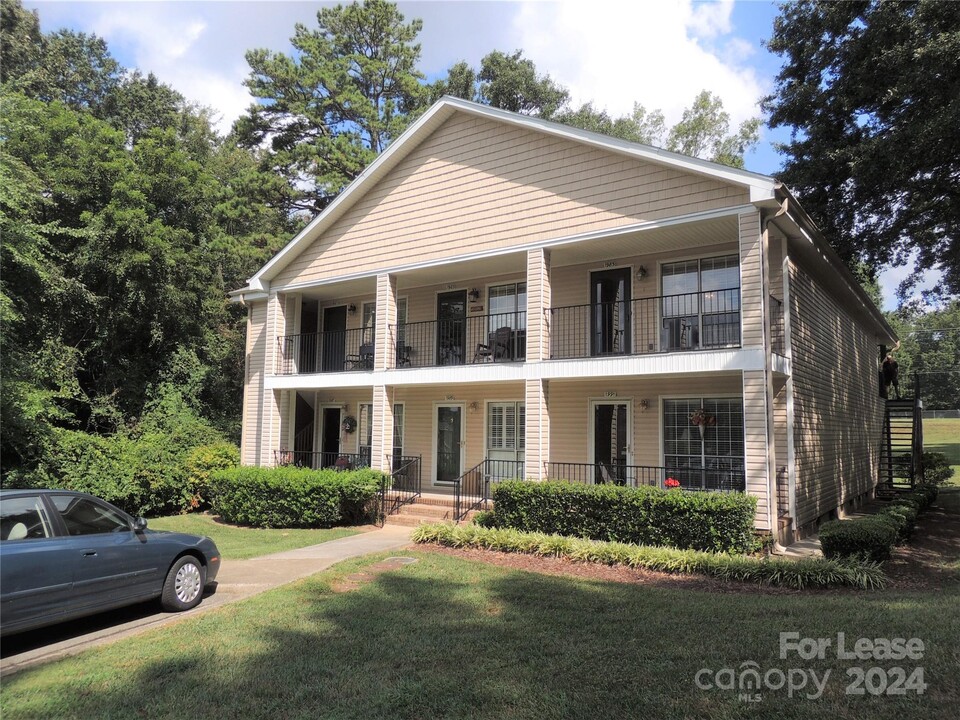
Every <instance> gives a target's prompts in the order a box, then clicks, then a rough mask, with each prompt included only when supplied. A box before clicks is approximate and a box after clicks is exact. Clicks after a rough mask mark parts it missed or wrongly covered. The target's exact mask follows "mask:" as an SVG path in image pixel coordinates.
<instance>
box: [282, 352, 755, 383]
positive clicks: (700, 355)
mask: <svg viewBox="0 0 960 720" xmlns="http://www.w3.org/2000/svg"><path fill="white" fill-rule="evenodd" d="M763 368H764V363H763V350H762V349H759V348H739V349H738V348H732V349H729V350H704V351H700V352H684V353H671V354H665V355H631V356H623V357H612V358H580V359H576V360H545V361H543V362H525V363H477V364H471V365H455V366H452V367H425V368H402V369H393V370H376V371H370V372H343V373H315V374H311V375H268V376H266V377H265V378H264V388H265V389H267V390H314V389H316V390H319V389H322V388H332V387H336V388H347V387H350V388H359V387H372V386H374V385H389V386H398V385H449V384H454V383H456V384H459V383H487V382H523V381H526V380H551V379H555V380H560V379H581V380H583V379H589V378H610V379H611V380H614V379H616V378H617V377H637V376H665V375H698V374H700V375H702V374H704V373H706V374H711V373H720V372H723V373H729V372H741V371H744V370H763Z"/></svg>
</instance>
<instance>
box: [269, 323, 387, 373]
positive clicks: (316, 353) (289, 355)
mask: <svg viewBox="0 0 960 720" xmlns="http://www.w3.org/2000/svg"><path fill="white" fill-rule="evenodd" d="M373 339H374V338H373V331H372V330H371V329H370V328H357V329H354V330H337V331H331V332H320V333H301V334H299V335H281V336H280V337H278V338H277V341H278V343H279V352H278V355H277V370H276V371H277V374H278V375H305V374H309V373H323V372H345V371H351V370H373V353H374V343H373Z"/></svg>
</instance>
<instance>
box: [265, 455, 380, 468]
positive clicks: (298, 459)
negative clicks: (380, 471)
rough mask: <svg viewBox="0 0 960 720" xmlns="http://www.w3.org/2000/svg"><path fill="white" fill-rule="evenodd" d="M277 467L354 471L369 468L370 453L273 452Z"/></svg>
mask: <svg viewBox="0 0 960 720" xmlns="http://www.w3.org/2000/svg"><path fill="white" fill-rule="evenodd" d="M274 459H275V460H276V461H277V465H295V466H296V467H304V468H311V469H313V470H324V469H330V470H356V469H357V468H368V467H370V453H369V452H360V453H341V452H305V451H299V450H277V451H275V452H274Z"/></svg>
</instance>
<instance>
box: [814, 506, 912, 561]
mask: <svg viewBox="0 0 960 720" xmlns="http://www.w3.org/2000/svg"><path fill="white" fill-rule="evenodd" d="M896 517H897V516H890V515H884V514H879V515H868V516H866V517H862V518H858V519H856V520H832V521H830V522H828V523H824V524H823V525H822V526H821V527H820V545H821V547H822V548H823V555H824V557H827V558H841V557H863V558H869V559H870V560H873V561H875V562H883V561H884V560H886V559H887V558H889V557H890V550H891V549H892V548H893V544H894V543H895V542H896V540H897V535H898V533H899V530H900V527H901V524H902V518H901V519H900V520H898V519H896Z"/></svg>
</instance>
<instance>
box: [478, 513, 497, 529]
mask: <svg viewBox="0 0 960 720" xmlns="http://www.w3.org/2000/svg"><path fill="white" fill-rule="evenodd" d="M473 524H474V525H479V526H480V527H484V528H492V527H496V526H497V516H496V514H495V513H494V512H493V510H480V511H479V512H477V513H476V514H475V515H474V516H473Z"/></svg>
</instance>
